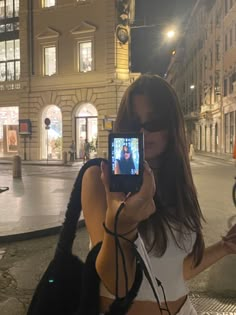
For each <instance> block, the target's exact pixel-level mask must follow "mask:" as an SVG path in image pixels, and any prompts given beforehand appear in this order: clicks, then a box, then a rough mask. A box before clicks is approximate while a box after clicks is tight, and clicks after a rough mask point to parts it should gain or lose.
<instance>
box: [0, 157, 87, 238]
mask: <svg viewBox="0 0 236 315" xmlns="http://www.w3.org/2000/svg"><path fill="white" fill-rule="evenodd" d="M40 165H41V166H42V165H45V164H40ZM50 166H51V165H50ZM80 166H81V163H80V164H78V165H76V166H73V167H69V168H68V167H64V168H63V167H60V166H57V167H52V166H51V167H50V169H49V168H48V167H46V168H45V167H39V166H35V168H34V167H33V168H34V170H33V171H32V167H30V166H26V165H24V166H23V168H27V169H28V173H25V174H24V172H23V175H22V179H13V177H12V173H11V170H10V166H9V167H7V166H2V169H1V165H0V172H1V177H0V186H8V187H9V190H8V191H6V192H4V193H1V194H0V243H2V242H9V241H16V240H22V239H29V238H32V237H39V236H42V235H50V234H53V233H57V232H58V231H59V230H60V228H61V225H62V223H63V221H64V215H65V211H66V208H67V203H68V201H69V197H70V193H71V190H72V187H73V184H74V180H75V178H76V176H77V174H78V171H79V169H80ZM6 168H7V170H6ZM83 221H84V220H83V216H82V215H81V218H80V222H79V223H80V224H83Z"/></svg>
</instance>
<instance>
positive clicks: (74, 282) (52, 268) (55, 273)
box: [27, 158, 142, 315]
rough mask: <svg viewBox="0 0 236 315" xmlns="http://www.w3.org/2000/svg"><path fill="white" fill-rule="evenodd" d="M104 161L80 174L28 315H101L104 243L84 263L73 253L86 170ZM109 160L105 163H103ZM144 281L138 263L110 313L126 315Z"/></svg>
mask: <svg viewBox="0 0 236 315" xmlns="http://www.w3.org/2000/svg"><path fill="white" fill-rule="evenodd" d="M102 160H103V159H100V158H97V159H93V160H89V161H88V162H87V163H86V164H85V165H84V166H83V167H82V168H81V170H80V171H79V174H78V177H77V179H76V180H75V183H74V187H73V189H72V192H71V196H70V200H69V203H68V205H67V211H66V215H65V221H64V223H63V226H62V229H61V232H60V236H59V240H58V244H57V247H56V251H55V255H54V257H53V259H52V261H51V262H50V263H49V266H48V267H47V270H46V271H45V273H44V274H43V276H42V278H41V280H40V281H39V283H38V285H37V287H36V290H35V292H34V295H33V298H32V300H31V303H30V306H29V309H28V312H27V315H54V314H55V315H98V314H99V284H100V279H99V276H98V274H97V272H96V269H95V261H96V257H97V254H98V252H99V250H100V247H101V243H99V244H97V245H96V246H95V247H94V248H93V249H92V250H91V251H90V252H89V254H88V257H87V259H86V262H85V263H84V262H83V261H82V260H81V259H80V258H79V257H77V256H75V255H73V254H72V245H73V241H74V238H75V234H76V228H77V222H78V219H79V217H80V214H81V189H82V179H83V175H84V173H85V171H86V170H87V169H88V168H89V167H91V166H94V165H97V166H100V164H101V162H102ZM104 161H106V160H104ZM141 281H142V270H141V266H140V265H139V264H137V268H136V277H135V281H134V284H133V287H132V288H131V290H130V291H129V293H128V295H127V296H126V297H125V298H123V299H116V300H115V301H114V303H113V304H112V305H111V308H110V311H109V312H108V313H107V315H108V314H112V315H118V314H119V315H123V314H126V313H127V311H128V309H129V307H130V306H131V304H132V301H133V299H134V298H135V296H136V294H137V292H138V289H139V287H140V284H141Z"/></svg>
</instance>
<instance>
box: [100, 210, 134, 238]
mask: <svg viewBox="0 0 236 315" xmlns="http://www.w3.org/2000/svg"><path fill="white" fill-rule="evenodd" d="M104 224H105V226H106V228H107V229H108V230H110V231H111V232H112V233H114V232H115V218H114V217H110V216H106V218H105V222H104ZM116 233H117V234H119V235H121V236H124V237H125V238H126V239H128V240H130V241H134V240H135V239H136V238H137V234H138V224H137V223H131V222H120V218H119V217H118V221H117V230H116Z"/></svg>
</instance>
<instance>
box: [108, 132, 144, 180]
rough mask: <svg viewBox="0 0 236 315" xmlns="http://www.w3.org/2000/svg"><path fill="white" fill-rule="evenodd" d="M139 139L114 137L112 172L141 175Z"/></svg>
mask: <svg viewBox="0 0 236 315" xmlns="http://www.w3.org/2000/svg"><path fill="white" fill-rule="evenodd" d="M139 164H140V161H139V139H138V138H133V137H132V138H131V137H129V138H125V137H122V138H113V142H112V173H113V174H114V175H139V168H140V166H139Z"/></svg>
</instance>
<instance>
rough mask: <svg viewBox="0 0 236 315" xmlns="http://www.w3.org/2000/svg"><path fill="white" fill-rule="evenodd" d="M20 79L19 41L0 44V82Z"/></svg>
mask: <svg viewBox="0 0 236 315" xmlns="http://www.w3.org/2000/svg"><path fill="white" fill-rule="evenodd" d="M19 79H20V40H19V39H16V40H9V41H2V42H0V81H14V80H19Z"/></svg>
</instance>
